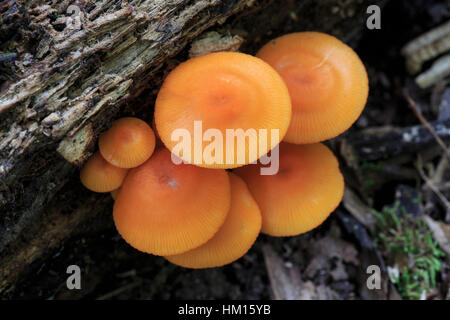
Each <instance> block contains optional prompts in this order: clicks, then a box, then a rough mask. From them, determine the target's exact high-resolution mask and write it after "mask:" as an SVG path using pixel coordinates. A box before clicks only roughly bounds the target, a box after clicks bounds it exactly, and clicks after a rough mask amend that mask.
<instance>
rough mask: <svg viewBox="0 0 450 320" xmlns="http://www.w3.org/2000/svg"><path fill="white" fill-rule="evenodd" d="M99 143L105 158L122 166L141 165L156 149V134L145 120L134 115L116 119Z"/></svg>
mask: <svg viewBox="0 0 450 320" xmlns="http://www.w3.org/2000/svg"><path fill="white" fill-rule="evenodd" d="M98 145H99V149H100V153H101V154H102V156H103V158H104V159H105V160H106V161H108V162H109V163H111V164H112V165H115V166H116V167H121V168H135V167H137V166H140V165H141V164H143V163H144V162H145V161H147V159H148V158H150V156H151V155H152V153H153V151H154V150H155V134H154V132H153V130H152V128H151V127H150V126H149V125H148V124H147V123H146V122H145V121H143V120H141V119H138V118H133V117H126V118H121V119H118V120H116V121H114V123H113V125H112V126H111V128H109V130H107V131H106V132H105V133H103V134H102V135H101V136H100V138H99V140H98Z"/></svg>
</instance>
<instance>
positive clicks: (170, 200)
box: [113, 148, 230, 255]
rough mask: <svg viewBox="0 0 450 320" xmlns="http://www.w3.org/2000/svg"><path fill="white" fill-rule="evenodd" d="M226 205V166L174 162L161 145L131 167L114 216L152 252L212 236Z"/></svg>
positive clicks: (131, 239)
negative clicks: (212, 166) (214, 166)
mask: <svg viewBox="0 0 450 320" xmlns="http://www.w3.org/2000/svg"><path fill="white" fill-rule="evenodd" d="M229 208H230V181H229V178H228V175H227V172H226V171H225V170H212V169H205V168H200V167H196V166H193V165H187V164H180V165H175V164H174V163H173V162H172V159H171V153H170V152H169V151H168V150H167V149H165V148H159V149H157V150H156V151H155V154H154V155H153V156H152V157H151V158H150V159H149V160H148V161H147V162H145V163H144V164H143V165H141V166H139V167H137V168H134V169H131V170H130V172H129V174H128V175H127V178H126V179H125V181H124V182H123V185H122V187H121V188H120V192H119V193H118V195H117V198H116V201H115V203H114V210H113V216H114V222H115V225H116V228H117V230H118V232H119V233H120V234H121V236H122V237H123V238H124V239H125V241H126V242H128V243H129V244H130V245H131V246H133V247H134V248H136V249H138V250H140V251H143V252H147V253H152V254H155V255H173V254H179V253H182V252H185V251H188V250H191V249H194V248H196V247H198V246H200V245H202V244H204V243H206V242H207V241H208V240H209V239H211V238H212V237H213V236H214V234H215V233H216V232H217V231H218V230H219V228H220V226H221V225H222V224H223V222H224V221H225V218H226V215H227V213H228V210H229Z"/></svg>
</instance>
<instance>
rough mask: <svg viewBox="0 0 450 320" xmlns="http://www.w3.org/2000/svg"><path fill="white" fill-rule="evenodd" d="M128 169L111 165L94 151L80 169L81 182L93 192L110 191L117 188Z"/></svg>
mask: <svg viewBox="0 0 450 320" xmlns="http://www.w3.org/2000/svg"><path fill="white" fill-rule="evenodd" d="M127 172H128V169H124V168H119V167H116V166H113V165H112V164H110V163H109V162H107V161H106V160H105V159H103V157H102V156H101V154H100V153H99V152H96V153H95V154H94V155H93V156H92V157H90V158H89V160H88V161H87V162H86V164H85V165H84V166H83V168H82V169H81V171H80V179H81V183H82V184H83V185H84V186H85V187H86V188H88V189H89V190H91V191H94V192H110V191H113V190H115V189H117V188H119V187H120V186H121V184H122V182H123V179H124V178H125V176H126V175H127Z"/></svg>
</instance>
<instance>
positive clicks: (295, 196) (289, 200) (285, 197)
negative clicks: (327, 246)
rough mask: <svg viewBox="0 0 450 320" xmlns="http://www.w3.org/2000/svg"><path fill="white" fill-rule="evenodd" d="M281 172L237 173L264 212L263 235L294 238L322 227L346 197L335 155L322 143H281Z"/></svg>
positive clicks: (253, 169) (251, 167)
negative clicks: (273, 173) (344, 196)
mask: <svg viewBox="0 0 450 320" xmlns="http://www.w3.org/2000/svg"><path fill="white" fill-rule="evenodd" d="M279 152H280V153H279V154H280V158H279V171H278V173H277V174H275V175H260V170H259V169H260V165H249V166H245V167H242V168H238V169H236V170H235V172H236V173H237V174H238V175H240V176H241V177H242V178H243V179H244V181H245V182H246V183H247V185H248V188H249V189H250V192H251V193H252V194H253V196H254V197H255V200H256V202H257V203H258V205H259V208H260V209H261V214H262V229H261V232H263V233H265V234H268V235H271V236H280V237H282V236H295V235H299V234H302V233H305V232H307V231H310V230H312V229H314V228H316V227H317V226H319V225H320V224H321V223H322V222H323V221H325V219H326V218H327V217H328V216H329V215H330V213H331V212H333V211H334V210H335V209H336V207H337V206H338V205H339V203H340V202H341V200H342V197H343V194H344V178H343V176H342V174H341V172H340V170H339V163H338V161H337V159H336V157H335V156H334V154H333V153H332V152H331V151H330V150H329V149H328V148H327V147H326V146H325V145H323V144H320V143H317V144H307V145H295V144H288V143H281V144H280V150H279Z"/></svg>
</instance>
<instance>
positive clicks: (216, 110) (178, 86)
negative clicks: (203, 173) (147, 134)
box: [155, 52, 291, 168]
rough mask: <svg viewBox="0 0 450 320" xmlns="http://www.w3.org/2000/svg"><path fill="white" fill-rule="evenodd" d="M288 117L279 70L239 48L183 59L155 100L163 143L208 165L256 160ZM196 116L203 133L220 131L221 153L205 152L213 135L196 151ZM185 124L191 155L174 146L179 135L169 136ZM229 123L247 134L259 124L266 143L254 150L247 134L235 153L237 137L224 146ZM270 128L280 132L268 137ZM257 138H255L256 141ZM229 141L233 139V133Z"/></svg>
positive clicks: (225, 165)
mask: <svg viewBox="0 0 450 320" xmlns="http://www.w3.org/2000/svg"><path fill="white" fill-rule="evenodd" d="M290 119H291V102H290V97H289V92H288V90H287V87H286V85H285V84H284V82H283V80H282V79H281V77H280V76H279V75H278V73H277V72H276V71H275V70H273V68H272V67H270V66H269V65H268V64H267V63H265V62H264V61H262V60H261V59H258V58H256V57H253V56H250V55H247V54H244V53H238V52H216V53H210V54H207V55H203V56H200V57H196V58H192V59H189V60H187V61H186V62H184V63H181V64H180V65H178V66H177V67H176V68H175V69H174V70H173V71H172V72H171V73H170V74H169V75H168V76H167V78H166V79H165V81H164V83H163V85H162V87H161V90H160V91H159V93H158V97H157V99H156V103H155V121H156V126H157V128H158V133H159V135H160V137H161V140H162V141H163V143H164V145H165V146H166V147H167V148H168V149H169V150H171V151H172V152H173V153H175V154H176V155H177V156H179V157H180V158H182V159H183V160H185V161H186V162H187V163H191V164H195V165H198V166H201V167H206V168H235V167H239V166H242V165H245V164H248V163H251V162H253V161H255V160H257V159H258V158H259V157H260V156H262V155H264V154H266V153H267V152H268V151H269V150H271V149H272V148H273V147H275V146H276V145H277V144H278V143H279V141H281V139H282V138H283V137H284V135H285V134H286V132H287V129H288V127H289V123H290ZM195 121H201V127H202V128H201V129H202V133H201V134H203V133H205V134H206V131H207V130H208V129H215V131H216V132H217V130H218V132H219V133H220V134H221V135H222V137H223V140H222V141H223V148H220V149H219V150H220V151H223V152H222V156H220V155H219V156H217V159H213V157H209V156H208V152H207V150H208V149H207V147H208V145H210V144H212V143H213V140H214V141H215V139H214V138H212V140H211V141H204V142H203V145H202V141H201V140H200V141H199V142H198V146H199V148H198V149H197V150H200V151H203V152H202V153H200V157H196V156H195V154H196V153H195V152H196V149H195V148H194V146H195V144H194V142H193V141H194V139H196V137H198V135H196V134H195V133H194V122H195ZM183 129H185V130H184V131H186V130H187V131H186V132H189V133H190V137H191V140H192V143H191V154H190V155H189V154H187V152H186V154H185V153H184V152H177V150H174V149H175V147H176V145H178V144H179V141H173V140H172V134H173V133H174V132H176V130H183ZM227 129H229V130H237V129H241V130H243V131H242V132H247V133H249V134H250V133H252V130H254V132H256V133H257V136H259V130H260V129H266V130H267V132H266V134H261V137H264V138H265V139H267V143H266V146H265V147H264V146H261V149H260V150H258V151H254V150H253V148H250V147H251V146H249V141H248V139H246V143H245V149H244V151H243V152H239V157H241V158H240V159H239V158H238V152H237V149H238V145H237V143H234V150H233V147H232V146H229V148H228V149H227V148H226V141H225V139H226V132H227ZM249 129H251V130H250V131H247V130H249ZM271 129H277V130H278V133H279V137H278V138H274V139H271V136H270V134H271V132H272V131H271ZM178 132H179V131H178ZM198 138H199V139H201V136H199V137H198ZM236 140H237V139H235V141H236ZM259 140H260V139H259V138H257V140H254V141H255V144H256V145H258V144H259ZM241 141H243V140H241ZM229 142H230V144H231V143H232V142H233V141H232V140H231V138H230V139H229ZM233 151H234V157H233V156H232V152H233ZM197 154H198V153H197ZM202 155H203V157H202ZM227 155H228V156H229V159H228V161H227V158H226V156H227ZM196 158H197V159H196ZM205 158H206V160H205ZM215 160H217V161H215Z"/></svg>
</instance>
